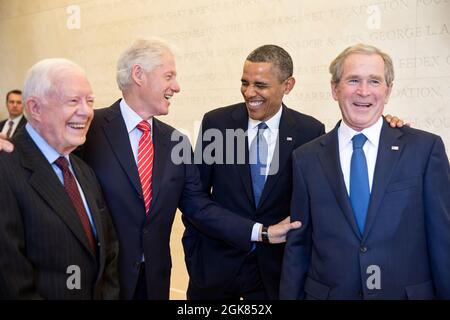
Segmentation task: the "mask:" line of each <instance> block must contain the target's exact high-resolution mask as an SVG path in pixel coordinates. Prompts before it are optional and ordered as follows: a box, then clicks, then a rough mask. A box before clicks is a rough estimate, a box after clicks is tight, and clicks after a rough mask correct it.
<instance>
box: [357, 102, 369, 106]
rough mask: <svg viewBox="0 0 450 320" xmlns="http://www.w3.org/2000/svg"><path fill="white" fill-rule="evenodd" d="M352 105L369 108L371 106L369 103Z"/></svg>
mask: <svg viewBox="0 0 450 320" xmlns="http://www.w3.org/2000/svg"><path fill="white" fill-rule="evenodd" d="M354 105H355V106H358V107H369V106H371V105H372V104H371V103H358V102H355V103H354Z"/></svg>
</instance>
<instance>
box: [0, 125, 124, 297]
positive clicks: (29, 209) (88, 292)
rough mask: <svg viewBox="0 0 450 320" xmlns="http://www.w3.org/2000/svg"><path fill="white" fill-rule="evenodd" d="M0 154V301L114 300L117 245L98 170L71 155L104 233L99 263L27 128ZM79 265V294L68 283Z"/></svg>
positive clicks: (69, 201)
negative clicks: (9, 147)
mask: <svg viewBox="0 0 450 320" xmlns="http://www.w3.org/2000/svg"><path fill="white" fill-rule="evenodd" d="M13 143H14V145H15V148H14V151H13V152H12V153H6V152H2V153H0V177H1V179H0V298H3V299H40V298H45V299H116V298H118V296H119V284H118V270H117V269H118V267H117V259H118V244H117V239H116V236H115V232H114V228H113V225H112V221H111V218H110V215H109V212H108V210H107V208H106V205H105V203H104V200H103V198H102V196H101V190H100V186H99V184H98V182H97V180H96V178H95V175H94V173H93V171H92V170H91V169H90V168H89V167H88V166H87V165H86V164H85V163H84V162H83V161H81V160H80V159H79V158H77V157H76V156H74V155H70V160H71V163H72V167H73V170H74V172H75V174H76V176H77V180H78V182H79V183H80V185H81V187H82V189H83V192H84V194H85V197H86V201H87V203H88V205H89V209H90V212H91V214H92V217H93V220H94V222H95V226H96V229H97V233H98V243H99V250H98V256H97V257H95V256H94V255H93V254H92V252H91V250H90V249H89V245H88V240H87V237H86V235H85V233H84V231H83V227H82V225H81V222H80V220H79V218H78V215H77V213H76V211H75V209H74V207H73V205H72V202H71V200H70V198H69V197H68V195H67V193H66V191H65V190H64V186H63V185H62V184H61V182H60V181H59V179H58V177H57V176H56V174H55V172H54V171H53V169H52V167H51V165H50V164H49V163H48V161H47V159H45V157H44V155H43V154H42V153H41V151H40V150H39V149H38V148H37V146H36V145H35V144H34V142H33V140H32V139H31V137H30V136H29V135H28V132H27V131H26V130H22V131H21V132H19V133H18V134H17V135H16V136H15V137H14V138H13ZM70 266H78V267H79V268H80V269H79V270H80V275H81V289H80V290H78V289H73V290H70V289H69V288H68V286H67V281H69V282H71V281H70V279H68V278H69V277H70V276H71V275H72V274H73V273H70V268H69V273H67V271H68V267H70Z"/></svg>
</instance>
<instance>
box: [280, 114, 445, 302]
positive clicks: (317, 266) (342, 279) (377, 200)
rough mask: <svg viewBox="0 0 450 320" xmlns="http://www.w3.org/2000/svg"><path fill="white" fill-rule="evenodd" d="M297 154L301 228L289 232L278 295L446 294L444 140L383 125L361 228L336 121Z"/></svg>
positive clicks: (295, 208)
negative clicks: (350, 194) (348, 186)
mask: <svg viewBox="0 0 450 320" xmlns="http://www.w3.org/2000/svg"><path fill="white" fill-rule="evenodd" d="M293 158H294V160H293V170H294V190H293V196H292V207H291V214H292V219H293V220H300V221H302V223H303V226H302V227H301V228H300V229H297V230H295V231H293V232H291V233H290V234H289V235H288V239H287V244H286V251H285V256H284V262H283V273H282V279H281V287H280V297H281V298H282V299H299V298H315V299H361V298H363V299H430V298H435V297H436V298H441V299H450V171H449V170H450V169H449V162H448V158H447V156H446V154H445V149H444V144H443V142H442V140H441V138H440V137H438V136H436V135H433V134H431V133H427V132H424V131H420V130H416V129H412V128H409V127H403V128H401V129H393V128H390V127H389V126H388V124H387V123H386V122H385V123H384V124H383V128H382V131H381V136H380V144H379V148H378V155H377V161H376V166H375V172H374V179H373V185H372V192H371V197H370V204H369V209H368V213H367V218H366V225H365V230H364V234H362V235H361V234H360V232H359V230H358V227H357V224H356V222H355V218H354V215H353V211H352V207H351V204H350V200H349V197H348V195H347V191H346V188H345V183H344V180H343V175H342V170H341V167H340V161H339V149H338V138H337V127H336V128H335V129H334V130H333V131H331V132H330V133H328V134H327V135H325V136H323V137H320V138H318V139H317V140H314V141H313V142H311V143H309V144H307V145H304V146H302V147H301V148H299V149H297V150H296V151H295V152H294V155H293ZM376 268H378V270H376V271H374V270H375V269H376ZM376 279H378V280H379V282H378V284H379V286H376V287H374V286H373V284H375V283H376V282H375V281H377V280H376Z"/></svg>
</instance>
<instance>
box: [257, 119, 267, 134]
mask: <svg viewBox="0 0 450 320" xmlns="http://www.w3.org/2000/svg"><path fill="white" fill-rule="evenodd" d="M267 128H269V127H268V126H267V124H266V123H265V122H261V123H260V124H258V134H262V133H263V130H265V129H267Z"/></svg>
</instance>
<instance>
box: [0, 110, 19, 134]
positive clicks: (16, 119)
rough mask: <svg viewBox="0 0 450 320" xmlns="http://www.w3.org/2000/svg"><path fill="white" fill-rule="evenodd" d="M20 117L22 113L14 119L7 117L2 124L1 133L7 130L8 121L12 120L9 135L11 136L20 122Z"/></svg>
mask: <svg viewBox="0 0 450 320" xmlns="http://www.w3.org/2000/svg"><path fill="white" fill-rule="evenodd" d="M22 118H23V114H21V115H20V116H18V117H15V118H14V119H9V118H8V120H6V123H5V125H4V126H3V128H2V133H4V134H6V133H7V132H8V129H9V122H10V121H11V120H12V122H13V127H12V130H11V137H12V136H13V134H14V132H16V129H17V126H18V125H19V122H20V120H22Z"/></svg>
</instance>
